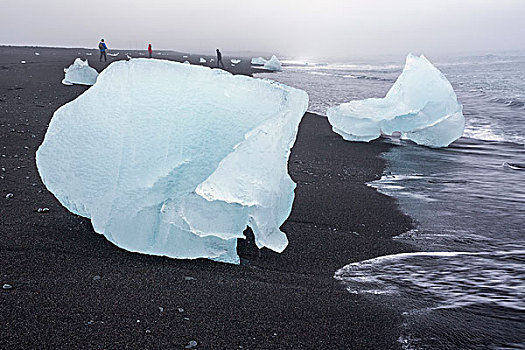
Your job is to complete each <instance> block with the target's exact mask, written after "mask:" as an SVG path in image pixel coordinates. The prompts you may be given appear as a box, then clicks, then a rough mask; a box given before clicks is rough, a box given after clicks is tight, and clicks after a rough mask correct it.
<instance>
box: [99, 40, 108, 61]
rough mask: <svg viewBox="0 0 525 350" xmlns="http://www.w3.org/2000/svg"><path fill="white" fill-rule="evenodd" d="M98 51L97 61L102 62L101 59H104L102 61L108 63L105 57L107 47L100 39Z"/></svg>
mask: <svg viewBox="0 0 525 350" xmlns="http://www.w3.org/2000/svg"><path fill="white" fill-rule="evenodd" d="M98 49H99V50H100V57H99V59H98V60H99V61H102V57H104V61H105V62H107V61H108V56H106V50H107V49H108V47H107V46H106V43H105V42H104V39H100V42H99V43H98Z"/></svg>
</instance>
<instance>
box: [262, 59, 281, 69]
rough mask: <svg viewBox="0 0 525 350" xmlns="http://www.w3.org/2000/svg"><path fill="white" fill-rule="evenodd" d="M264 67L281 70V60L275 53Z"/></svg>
mask: <svg viewBox="0 0 525 350" xmlns="http://www.w3.org/2000/svg"><path fill="white" fill-rule="evenodd" d="M264 69H267V70H272V71H280V70H281V69H282V67H281V62H280V61H279V59H278V58H277V57H276V56H275V55H273V56H272V58H270V60H269V61H267V62H266V63H265V64H264Z"/></svg>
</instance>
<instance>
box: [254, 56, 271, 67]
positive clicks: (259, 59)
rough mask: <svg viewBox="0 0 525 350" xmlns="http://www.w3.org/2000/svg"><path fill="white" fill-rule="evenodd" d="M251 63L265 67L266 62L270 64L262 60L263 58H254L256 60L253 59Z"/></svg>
mask: <svg viewBox="0 0 525 350" xmlns="http://www.w3.org/2000/svg"><path fill="white" fill-rule="evenodd" d="M251 62H252V64H253V65H255V66H264V64H265V63H266V62H268V61H267V60H266V59H264V58H262V57H254V58H252V61H251Z"/></svg>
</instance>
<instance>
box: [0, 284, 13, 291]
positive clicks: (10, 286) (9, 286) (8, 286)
mask: <svg viewBox="0 0 525 350" xmlns="http://www.w3.org/2000/svg"><path fill="white" fill-rule="evenodd" d="M2 288H3V289H5V290H8V289H11V288H13V286H12V285H10V284H8V283H4V285H3V286H2Z"/></svg>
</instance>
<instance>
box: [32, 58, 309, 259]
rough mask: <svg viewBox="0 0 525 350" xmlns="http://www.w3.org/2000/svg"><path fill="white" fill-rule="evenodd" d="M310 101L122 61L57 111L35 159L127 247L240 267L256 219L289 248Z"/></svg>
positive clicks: (256, 85) (260, 231) (206, 74)
mask: <svg viewBox="0 0 525 350" xmlns="http://www.w3.org/2000/svg"><path fill="white" fill-rule="evenodd" d="M307 106H308V95H307V94H306V93H305V92H304V91H302V90H297V89H293V88H290V87H287V86H285V85H281V84H279V83H275V82H272V81H269V80H262V79H254V78H250V77H245V76H233V75H232V74H230V73H227V72H225V71H223V70H219V69H210V68H207V67H202V66H195V65H185V64H181V63H176V62H171V61H165V60H148V59H132V60H130V61H117V62H114V63H112V64H111V65H109V66H108V68H106V69H105V70H104V71H103V72H102V73H101V74H100V75H99V77H98V80H97V83H96V84H95V85H94V86H93V87H91V88H90V89H89V90H87V91H86V92H84V93H83V94H82V95H81V96H79V97H78V98H77V99H76V100H74V101H72V102H70V103H68V104H66V105H64V106H62V107H60V108H59V109H58V110H57V111H56V112H55V114H54V116H53V118H52V120H51V123H50V124H49V128H48V130H47V133H46V136H45V139H44V141H43V143H42V145H41V146H40V148H39V149H38V151H37V154H36V163H37V167H38V171H39V173H40V176H41V178H42V180H43V182H44V184H45V185H46V187H47V188H48V189H49V190H50V191H51V192H52V193H53V194H54V195H55V196H56V198H57V199H58V200H59V201H60V202H61V203H62V205H64V206H65V207H66V208H67V209H69V210H70V211H71V212H73V213H76V214H78V215H81V216H84V217H87V218H90V219H91V222H92V224H93V228H94V230H95V231H96V232H99V233H101V234H104V235H105V236H106V238H107V239H108V240H110V241H111V242H113V243H114V244H116V245H118V246H119V247H122V248H124V249H127V250H130V251H136V252H141V253H146V254H154V255H165V256H169V257H174V258H187V259H193V258H200V257H204V258H210V259H213V260H217V261H222V262H228V263H239V257H238V256H237V253H236V244H237V239H238V238H244V236H243V231H244V230H245V229H246V227H247V226H249V227H250V228H251V229H252V230H253V232H254V235H255V243H256V244H257V246H258V247H268V248H270V249H273V250H274V251H277V252H281V251H282V250H283V249H285V247H286V246H287V244H288V240H287V238H286V235H285V234H284V233H283V232H282V231H281V230H280V229H279V227H280V226H281V224H282V223H283V222H284V221H285V220H286V218H287V217H288V215H289V213H290V210H291V207H292V202H293V198H294V188H295V183H294V182H293V181H292V180H291V178H290V176H289V175H288V171H287V162H288V157H289V154H290V148H291V147H292V146H293V143H294V142H295V137H296V134H297V129H298V125H299V122H300V120H301V118H302V116H303V114H304V113H305V111H306V109H307Z"/></svg>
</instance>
